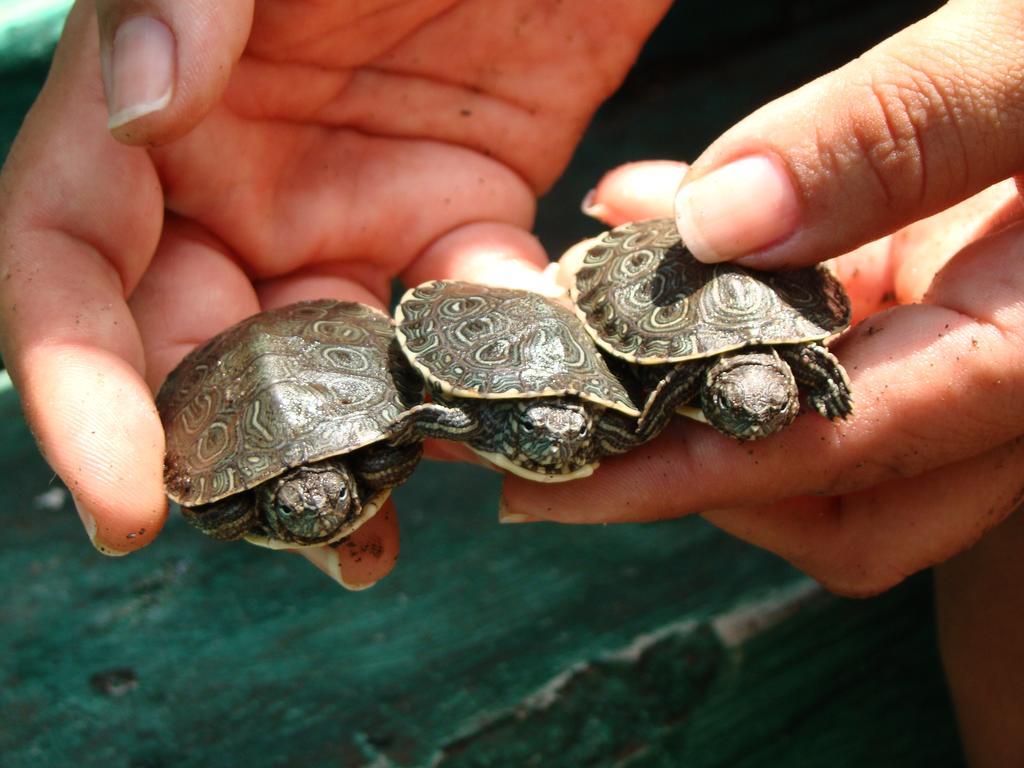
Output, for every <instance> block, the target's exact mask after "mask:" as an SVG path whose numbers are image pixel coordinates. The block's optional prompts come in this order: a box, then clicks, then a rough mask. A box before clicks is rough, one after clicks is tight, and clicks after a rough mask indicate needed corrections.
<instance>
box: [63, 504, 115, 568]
mask: <svg viewBox="0 0 1024 768" xmlns="http://www.w3.org/2000/svg"><path fill="white" fill-rule="evenodd" d="M71 501H72V502H73V503H74V505H75V511H76V512H78V517H79V519H80V520H81V521H82V526H83V527H84V528H85V534H86V535H87V536H88V537H89V542H90V543H91V544H92V545H93V547H95V548H96V551H97V552H99V553H100V554H101V555H106V556H107V557H124V556H125V555H127V554H128V552H123V551H121V550H118V549H111V548H110V547H108V546H106V545H105V544H101V543H100V542H99V541H97V540H96V518H94V517H93V516H92V513H91V512H89V510H88V509H86V508H85V507H83V506H82V505H81V504H79V503H78V499H76V498H74V497H73V496H72V497H71Z"/></svg>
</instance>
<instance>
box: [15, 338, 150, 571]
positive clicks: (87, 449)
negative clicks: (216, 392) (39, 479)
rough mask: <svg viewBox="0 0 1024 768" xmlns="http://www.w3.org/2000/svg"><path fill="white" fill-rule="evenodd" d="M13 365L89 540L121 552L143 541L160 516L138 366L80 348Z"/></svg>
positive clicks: (146, 400)
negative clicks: (133, 366)
mask: <svg viewBox="0 0 1024 768" xmlns="http://www.w3.org/2000/svg"><path fill="white" fill-rule="evenodd" d="M21 370H22V371H24V372H23V373H22V375H20V376H18V377H17V378H18V387H19V391H20V392H21V396H22V403H23V405H24V408H25V412H26V417H27V418H28V421H29V423H30V424H31V425H32V427H33V432H34V433H35V435H36V437H37V439H38V440H39V443H40V447H41V449H42V451H43V453H44V455H45V456H46V459H47V461H48V462H49V463H50V464H51V466H53V468H54V469H55V470H56V472H57V473H58V475H60V477H61V478H62V479H63V480H64V482H65V484H66V485H67V487H68V490H69V491H70V492H71V496H72V499H73V501H74V505H75V508H76V509H77V511H78V514H79V517H80V518H81V520H82V524H83V526H84V528H85V532H86V535H87V536H88V537H89V540H90V541H91V542H92V543H93V546H95V547H96V549H97V550H99V551H100V552H103V553H104V554H108V555H121V554H127V553H129V552H133V551H134V550H136V549H140V548H142V547H144V546H146V545H147V544H149V543H150V542H151V541H152V540H153V539H154V538H155V537H156V535H157V534H158V533H159V532H160V529H161V528H162V527H163V524H164V521H165V519H166V516H167V498H166V496H165V495H164V488H163V451H164V439H163V428H162V426H161V424H160V419H159V416H158V415H157V413H156V408H155V406H154V405H153V400H152V395H151V394H150V392H149V388H148V387H147V386H146V384H145V382H144V381H143V380H142V379H141V377H140V376H139V374H138V372H137V371H135V369H134V368H132V367H131V366H130V365H128V364H127V363H126V362H125V361H124V360H123V359H121V358H119V357H117V356H116V355H113V354H111V353H108V352H104V351H101V350H97V349H86V348H82V347H71V348H54V347H50V348H46V349H37V350H33V351H32V352H30V353H29V354H28V355H27V356H26V358H25V359H24V361H22V362H21Z"/></svg>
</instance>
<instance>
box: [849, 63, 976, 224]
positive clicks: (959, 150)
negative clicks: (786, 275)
mask: <svg viewBox="0 0 1024 768" xmlns="http://www.w3.org/2000/svg"><path fill="white" fill-rule="evenodd" d="M882 69H883V72H882V73H881V74H879V73H876V72H872V73H871V74H870V75H869V77H868V79H867V80H866V81H863V82H859V83H853V84H852V85H851V86H849V87H850V88H851V89H852V91H850V92H847V93H845V94H844V95H843V102H844V103H846V104H848V105H850V106H849V107H848V109H847V112H846V121H847V125H848V128H849V130H848V136H849V138H848V140H847V145H846V146H845V147H842V148H841V149H840V152H839V153H835V152H833V153H832V154H833V163H841V164H843V165H845V166H857V165H860V166H861V167H862V170H865V171H866V174H865V175H866V176H867V177H868V178H869V179H871V180H872V183H873V186H874V187H875V194H876V196H878V197H880V198H882V199H883V200H884V202H885V204H886V205H887V206H889V207H891V208H893V209H894V210H896V211H906V212H910V211H918V210H920V209H921V208H922V207H928V206H929V205H937V204H939V203H940V202H941V201H944V200H947V199H949V198H950V197H956V196H963V195H964V194H965V193H966V190H967V189H968V187H969V180H968V176H967V175H968V163H967V159H968V155H967V147H966V145H965V141H964V138H963V135H962V132H961V126H960V120H961V117H962V112H964V111H965V110H963V109H962V108H961V107H962V105H964V104H966V103H968V102H969V100H970V99H971V96H970V95H969V94H968V92H967V91H966V90H965V89H964V87H963V86H962V85H961V78H960V77H959V76H958V75H957V74H956V67H951V66H941V67H938V66H936V67H934V71H942V72H944V73H946V74H944V75H941V76H940V75H937V74H935V73H934V71H933V67H931V66H927V67H924V66H916V65H913V64H909V63H907V62H904V61H898V62H895V63H894V64H888V65H886V66H884V67H883V68H882ZM957 105H961V107H958V106H957ZM966 111H969V110H966Z"/></svg>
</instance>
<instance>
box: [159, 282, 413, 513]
mask: <svg viewBox="0 0 1024 768" xmlns="http://www.w3.org/2000/svg"><path fill="white" fill-rule="evenodd" d="M393 341H394V331H393V329H392V326H391V322H390V320H389V318H388V317H387V316H386V315H384V314H382V313H380V312H377V311H375V310H372V309H370V308H369V307H366V306H363V305H361V304H357V303H355V302H341V301H331V300H322V301H311V302H301V303H299V304H292V305H290V306H288V307H284V308H282V309H279V310H271V311H269V312H263V313H260V314H258V315H255V316H253V317H250V318H247V319H246V320H243V321H242V322H241V323H238V324H237V325H235V326H233V327H231V328H229V329H228V330H226V331H224V332H223V333H221V334H219V335H217V336H215V337H214V338H213V339H211V340H210V341H208V342H207V343H206V344H204V345H202V346H200V347H198V348H196V349H195V350H193V351H192V352H191V353H190V354H189V355H188V356H187V357H186V358H185V359H184V360H183V361H182V362H181V363H180V364H179V366H178V367H177V368H176V369H175V370H174V371H173V372H172V373H171V375H170V376H169V377H168V379H167V381H166V382H164V385H163V386H162V387H161V388H160V392H159V393H158V394H157V408H158V410H159V412H160V417H161V420H162V421H163V425H164V431H165V432H166V434H167V452H166V460H165V468H164V481H165V484H166V486H167V492H168V495H169V496H170V497H171V498H172V499H174V500H175V501H177V502H179V503H180V504H185V505H194V504H205V503H209V502H212V501H217V500H218V499H222V498H224V497H226V496H230V495H231V494H234V493H239V492H241V491H244V490H247V489H249V488H253V487H255V486H257V485H259V484H260V483H263V482H265V481H267V480H269V479H270V478H272V477H275V476H276V475H278V474H280V473H282V472H284V471H285V470H287V469H290V468H292V467H296V466H299V465H301V464H307V463H309V462H313V461H318V460H320V459H324V458H327V457H329V456H335V455H338V454H341V453H347V452H349V451H352V450H355V449H356V448H360V447H362V446H364V445H369V444H371V443H374V442H377V441H378V440H381V439H383V438H385V437H387V436H389V434H390V430H391V429H392V427H393V426H394V422H395V421H396V419H397V418H398V416H399V414H401V413H402V412H403V411H404V410H405V409H406V407H407V403H405V402H403V400H402V397H401V396H400V395H399V392H398V390H397V388H396V386H395V381H394V378H393V374H392V372H391V370H390V369H389V367H388V360H389V354H388V350H389V346H390V345H391V344H392V342H393Z"/></svg>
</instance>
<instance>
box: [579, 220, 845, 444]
mask: <svg viewBox="0 0 1024 768" xmlns="http://www.w3.org/2000/svg"><path fill="white" fill-rule="evenodd" d="M572 297H573V302H574V304H575V306H576V310H577V313H578V314H579V316H580V317H581V318H582V319H583V322H584V323H585V324H586V327H587V330H588V331H589V332H590V334H591V335H592V336H593V338H594V340H595V341H596V342H597V343H598V345H599V346H600V347H601V348H602V349H604V350H606V351H607V352H608V353H610V354H611V355H613V356H614V357H616V358H618V359H621V360H624V361H627V362H628V363H632V364H633V365H632V366H631V367H632V369H633V370H634V372H635V373H636V374H637V376H638V378H639V379H640V381H641V383H642V384H643V386H644V391H645V392H647V393H649V394H648V400H647V404H646V406H645V412H646V414H647V423H646V424H642V425H641V431H643V430H644V429H647V430H656V429H657V428H659V427H660V426H662V425H663V424H664V422H666V421H667V418H668V417H669V416H670V415H671V413H672V411H674V410H675V409H676V408H677V407H679V406H683V405H686V404H688V403H691V402H692V403H694V404H696V405H699V408H700V411H701V412H702V414H703V416H704V418H705V419H706V420H707V421H708V422H709V423H710V424H711V425H712V426H714V427H715V428H716V429H718V430H720V431H721V432H724V433H725V434H727V435H731V436H733V437H736V438H739V439H740V440H754V439H757V438H760V437H764V436H766V435H770V434H772V433H774V432H777V431H778V430H780V429H782V428H783V427H785V426H786V425H788V424H789V423H790V422H791V421H792V420H793V419H794V418H795V417H796V414H797V412H798V411H799V410H800V401H799V394H798V389H797V387H798V385H799V387H800V388H802V389H803V390H804V392H805V393H806V395H807V399H808V401H809V402H810V404H811V405H812V406H813V408H814V409H815V410H816V411H818V413H820V414H821V415H822V416H824V417H825V418H827V419H836V418H845V417H847V416H848V415H849V414H850V413H851V412H852V411H853V400H852V398H851V395H850V384H849V379H848V378H847V376H846V372H845V371H844V370H843V368H842V366H841V365H840V364H839V361H838V360H837V359H836V358H835V357H834V356H833V355H832V354H831V353H830V352H829V351H828V350H827V349H826V348H825V346H824V345H825V344H826V343H827V342H828V341H829V340H830V339H831V338H832V337H834V336H835V335H837V334H839V333H840V332H842V331H843V330H845V329H846V328H847V327H848V326H849V324H850V302H849V299H848V297H847V296H846V292H845V291H844V290H843V287H842V285H841V284H840V283H839V281H838V280H836V278H835V277H834V276H833V275H832V273H831V272H830V271H829V270H828V269H827V268H826V267H824V266H821V265H818V266H815V267H808V268H805V269H795V270H789V271H780V272H765V271H760V270H753V269H745V268H743V267H741V266H737V265H735V264H727V263H723V264H703V263H701V262H699V261H697V260H696V259H695V258H694V257H693V255H691V254H690V252H689V251H688V250H687V249H686V247H685V246H684V245H683V243H682V241H681V240H680V237H679V235H678V233H677V231H676V226H675V223H674V222H673V221H672V220H670V219H659V220H654V221H643V222H633V223H630V224H625V225H623V226H620V227H618V228H616V229H613V230H612V231H611V232H607V233H605V234H604V235H603V236H602V237H601V238H600V239H599V240H598V242H597V243H596V244H595V245H593V246H592V247H591V248H590V249H589V251H588V252H587V254H586V256H585V257H584V259H583V265H582V266H581V268H580V269H579V271H578V272H577V273H576V278H575V284H574V287H573V290H572Z"/></svg>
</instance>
